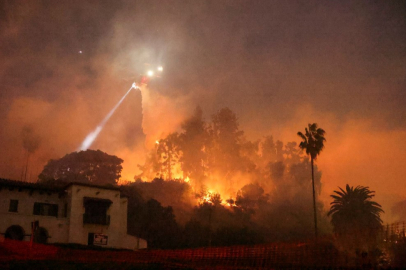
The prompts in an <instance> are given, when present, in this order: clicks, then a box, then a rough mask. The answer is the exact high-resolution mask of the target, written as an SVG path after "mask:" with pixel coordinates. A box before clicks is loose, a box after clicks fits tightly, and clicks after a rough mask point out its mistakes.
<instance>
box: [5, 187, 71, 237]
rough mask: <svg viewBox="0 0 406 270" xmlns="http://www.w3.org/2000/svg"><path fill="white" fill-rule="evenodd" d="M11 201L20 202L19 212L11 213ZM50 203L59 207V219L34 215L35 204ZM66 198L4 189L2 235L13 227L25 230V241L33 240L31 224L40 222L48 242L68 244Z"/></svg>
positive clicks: (23, 190)
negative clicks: (65, 214) (65, 215)
mask: <svg viewBox="0 0 406 270" xmlns="http://www.w3.org/2000/svg"><path fill="white" fill-rule="evenodd" d="M10 200H18V212H16V213H14V212H9V206H10ZM35 202H40V203H50V204H57V205H58V217H53V216H40V215H34V214H33V210H34V203H35ZM65 202H66V198H65V197H62V198H60V197H59V194H58V193H47V192H43V191H41V192H40V191H37V190H28V189H18V188H8V187H5V188H2V189H1V190H0V215H1V218H0V233H1V234H5V233H6V230H7V228H9V227H10V226H12V225H18V226H21V227H22V228H23V229H24V232H25V237H24V240H27V241H28V240H30V238H31V222H33V221H39V226H40V227H43V228H45V229H46V230H47V232H48V236H49V238H48V242H49V243H57V242H59V243H60V242H67V240H68V228H69V220H68V218H66V217H64V208H65Z"/></svg>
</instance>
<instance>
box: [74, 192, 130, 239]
mask: <svg viewBox="0 0 406 270" xmlns="http://www.w3.org/2000/svg"><path fill="white" fill-rule="evenodd" d="M67 193H68V198H69V201H70V204H69V208H68V209H69V210H68V212H69V213H70V215H69V217H70V228H69V243H79V244H83V245H87V244H88V235H89V233H97V234H104V235H107V237H108V242H107V247H121V243H120V241H121V239H122V237H123V235H124V234H126V233H127V232H126V231H127V223H123V215H125V216H126V215H127V207H126V202H124V200H121V198H120V191H118V190H109V189H99V188H94V187H87V186H81V185H71V186H70V187H69V188H68V189H67ZM84 197H91V198H101V199H109V200H111V201H112V202H113V203H112V204H111V205H110V207H109V208H108V210H107V215H109V216H110V224H109V225H98V224H83V214H84V213H85V207H84V204H83V198H84ZM122 205H123V208H122ZM124 205H125V206H124ZM123 210H125V211H123Z"/></svg>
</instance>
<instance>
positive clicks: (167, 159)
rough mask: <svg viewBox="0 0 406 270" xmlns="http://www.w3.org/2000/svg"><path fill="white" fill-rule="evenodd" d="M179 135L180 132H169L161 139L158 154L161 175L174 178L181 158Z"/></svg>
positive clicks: (169, 178) (170, 178)
mask: <svg viewBox="0 0 406 270" xmlns="http://www.w3.org/2000/svg"><path fill="white" fill-rule="evenodd" d="M179 151H180V149H179V135H178V133H172V134H169V135H168V136H167V137H166V138H165V139H161V140H159V144H158V148H157V154H158V156H159V157H160V160H161V161H160V163H161V164H162V167H161V177H163V176H164V175H165V176H166V179H168V180H172V179H173V172H174V166H175V164H176V163H177V162H178V159H179Z"/></svg>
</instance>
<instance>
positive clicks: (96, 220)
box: [83, 214, 110, 225]
mask: <svg viewBox="0 0 406 270" xmlns="http://www.w3.org/2000/svg"><path fill="white" fill-rule="evenodd" d="M83 224H98V225H110V216H109V215H105V216H92V215H89V214H83Z"/></svg>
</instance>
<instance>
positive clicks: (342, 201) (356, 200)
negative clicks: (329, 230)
mask: <svg viewBox="0 0 406 270" xmlns="http://www.w3.org/2000/svg"><path fill="white" fill-rule="evenodd" d="M334 193H336V194H337V195H334V194H333V195H331V197H332V198H333V199H334V201H333V202H332V203H331V208H330V211H329V212H328V214H327V215H328V216H331V223H332V225H333V227H334V232H335V233H337V234H338V235H339V236H340V238H344V239H345V238H347V237H348V238H349V239H353V240H356V241H351V243H350V244H351V245H352V246H354V245H356V246H358V247H359V248H365V245H366V246H367V247H368V246H369V247H371V245H370V244H371V243H372V244H373V243H374V238H375V239H376V233H377V232H378V231H379V230H380V229H381V225H382V220H381V218H380V214H381V213H383V210H382V208H381V205H380V204H378V203H377V202H374V201H372V200H371V199H372V197H374V196H375V195H374V193H375V192H374V191H370V190H369V188H368V187H363V186H357V187H356V188H354V187H350V186H349V185H348V184H347V185H346V188H345V190H343V189H342V188H340V190H339V191H334ZM371 241H372V242H371ZM354 242H355V243H354Z"/></svg>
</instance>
